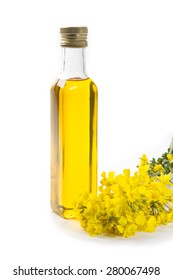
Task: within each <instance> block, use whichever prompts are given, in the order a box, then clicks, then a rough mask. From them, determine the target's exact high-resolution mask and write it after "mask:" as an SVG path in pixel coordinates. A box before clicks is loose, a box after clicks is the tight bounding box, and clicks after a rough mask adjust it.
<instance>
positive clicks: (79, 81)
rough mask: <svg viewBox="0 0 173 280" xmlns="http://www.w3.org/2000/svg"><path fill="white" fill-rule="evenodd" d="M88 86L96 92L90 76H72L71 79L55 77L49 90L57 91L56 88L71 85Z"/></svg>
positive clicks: (69, 86)
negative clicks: (83, 77) (82, 77)
mask: <svg viewBox="0 0 173 280" xmlns="http://www.w3.org/2000/svg"><path fill="white" fill-rule="evenodd" d="M74 86H75V87H79V88H80V87H85V86H86V87H89V88H90V89H91V90H92V91H94V92H96V93H97V92H98V89H97V86H96V84H95V82H94V81H93V80H92V79H91V78H90V77H88V78H86V79H81V78H80V79H79V78H73V79H67V80H66V79H61V78H60V79H57V80H56V81H55V82H54V83H53V84H52V86H51V89H50V91H51V92H52V91H53V92H54V91H57V89H58V88H59V89H63V88H66V89H67V88H71V87H72V88H73V87H74Z"/></svg>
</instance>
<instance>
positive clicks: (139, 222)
mask: <svg viewBox="0 0 173 280" xmlns="http://www.w3.org/2000/svg"><path fill="white" fill-rule="evenodd" d="M145 222H146V218H145V216H144V214H143V213H140V214H138V215H137V216H136V218H135V223H136V225H138V226H143V225H144V224H145Z"/></svg>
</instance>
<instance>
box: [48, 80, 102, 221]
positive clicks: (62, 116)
mask: <svg viewBox="0 0 173 280" xmlns="http://www.w3.org/2000/svg"><path fill="white" fill-rule="evenodd" d="M97 102H98V97H97V88H96V85H95V84H94V82H93V81H92V80H91V79H90V78H86V79H69V80H66V81H61V80H59V81H57V82H56V83H55V85H53V87H52V88H51V207H52V210H53V211H54V212H56V213H57V214H59V215H60V216H62V217H64V218H73V207H74V202H75V201H76V200H77V198H78V196H79V195H80V193H81V192H82V191H83V190H86V191H88V192H90V193H91V192H92V193H96V187H97Z"/></svg>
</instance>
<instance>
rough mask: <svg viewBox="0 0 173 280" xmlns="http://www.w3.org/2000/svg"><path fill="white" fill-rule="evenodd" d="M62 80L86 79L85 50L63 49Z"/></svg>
mask: <svg viewBox="0 0 173 280" xmlns="http://www.w3.org/2000/svg"><path fill="white" fill-rule="evenodd" d="M62 52H63V61H62V71H61V75H60V78H61V79H86V78H87V74H86V72H85V48H62Z"/></svg>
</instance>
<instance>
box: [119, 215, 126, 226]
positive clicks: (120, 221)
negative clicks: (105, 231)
mask: <svg viewBox="0 0 173 280" xmlns="http://www.w3.org/2000/svg"><path fill="white" fill-rule="evenodd" d="M118 224H119V225H122V226H125V225H126V224H127V219H126V217H124V216H122V217H121V218H120V219H119V221H118Z"/></svg>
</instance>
